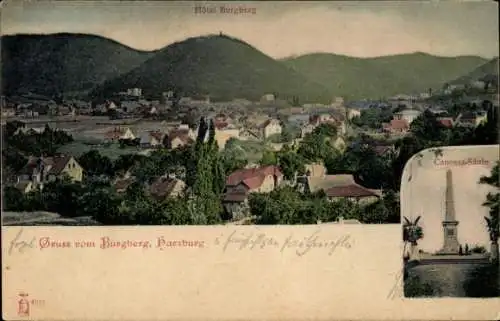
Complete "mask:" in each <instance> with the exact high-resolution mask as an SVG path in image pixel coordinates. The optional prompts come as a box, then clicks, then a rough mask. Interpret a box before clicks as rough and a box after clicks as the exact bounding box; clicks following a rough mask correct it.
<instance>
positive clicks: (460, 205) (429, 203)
mask: <svg viewBox="0 0 500 321" xmlns="http://www.w3.org/2000/svg"><path fill="white" fill-rule="evenodd" d="M433 155H434V154H433V153H432V152H429V153H426V156H424V158H423V160H422V164H423V165H422V166H421V167H419V166H417V165H415V164H416V163H415V162H414V163H413V164H411V163H410V162H412V161H410V162H409V163H408V164H410V165H408V164H407V167H406V168H405V173H404V174H403V178H402V182H403V184H402V186H401V195H402V200H401V203H402V208H401V210H402V213H401V215H402V216H405V217H407V218H409V219H411V220H414V219H415V218H416V217H418V216H421V219H420V221H419V225H420V226H421V227H422V230H423V232H424V238H423V239H421V240H420V241H418V247H419V249H422V250H424V251H426V252H428V253H435V252H437V251H438V250H440V249H441V248H442V247H443V244H444V232H443V226H442V221H443V220H444V217H445V212H444V200H445V197H444V195H445V190H446V171H447V170H448V169H450V170H451V171H452V181H453V183H452V186H453V198H454V204H455V219H456V220H457V221H458V222H459V223H458V227H457V236H458V241H459V242H460V244H462V245H463V246H465V244H466V243H467V244H469V247H471V246H472V245H480V246H484V247H485V248H486V249H488V250H489V243H490V242H489V236H488V230H487V228H486V221H485V219H484V217H485V216H489V209H488V208H487V207H485V206H482V204H483V202H484V201H485V200H486V195H487V194H488V192H493V191H494V189H492V188H491V187H490V186H488V185H485V184H478V182H479V179H480V178H481V177H482V176H489V174H490V173H491V168H492V166H493V165H494V163H495V161H497V160H498V157H499V156H498V146H495V145H493V146H483V147H475V146H470V147H465V148H464V147H459V148H453V147H452V148H450V149H445V150H444V152H443V156H442V157H441V160H444V161H459V160H467V159H469V158H473V159H477V160H479V159H484V160H487V161H488V164H487V165H486V164H480V165H478V164H475V165H466V166H435V165H434V163H433V161H434V159H435V157H433ZM410 172H412V173H413V174H411V176H412V179H411V181H410V182H409V183H404V182H406V181H408V179H407V178H408V177H409V176H410Z"/></svg>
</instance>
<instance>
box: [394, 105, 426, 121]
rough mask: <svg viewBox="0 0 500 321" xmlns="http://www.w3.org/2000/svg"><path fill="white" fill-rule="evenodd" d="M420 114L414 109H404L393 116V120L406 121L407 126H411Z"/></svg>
mask: <svg viewBox="0 0 500 321" xmlns="http://www.w3.org/2000/svg"><path fill="white" fill-rule="evenodd" d="M420 114H421V112H420V111H418V110H416V109H411V108H408V109H404V110H402V111H400V112H398V113H395V114H394V117H393V119H394V120H406V121H407V122H408V124H411V123H412V122H413V121H414V120H415V119H416V118H417V117H418V116H420Z"/></svg>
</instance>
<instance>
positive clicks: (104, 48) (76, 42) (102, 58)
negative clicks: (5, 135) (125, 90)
mask: <svg viewBox="0 0 500 321" xmlns="http://www.w3.org/2000/svg"><path fill="white" fill-rule="evenodd" d="M1 51H2V89H3V93H4V94H7V95H13V94H15V93H18V92H35V93H37V94H43V95H48V96H52V95H54V94H57V93H63V92H64V93H71V92H77V93H78V92H86V91H88V90H90V89H92V88H94V87H95V86H96V85H98V84H101V83H102V82H104V81H105V80H107V79H109V78H114V77H117V76H119V75H121V74H123V73H126V72H128V71H130V70H131V69H133V68H135V67H137V66H138V65H140V64H141V63H142V62H144V61H145V60H146V59H148V58H150V57H151V56H152V55H154V52H143V51H137V50H135V49H132V48H129V47H126V46H124V45H122V44H120V43H118V42H115V41H113V40H109V39H106V38H103V37H99V36H94V35H84V34H68V33H60V34H49V35H12V36H2V37H1Z"/></svg>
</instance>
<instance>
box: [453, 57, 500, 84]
mask: <svg viewBox="0 0 500 321" xmlns="http://www.w3.org/2000/svg"><path fill="white" fill-rule="evenodd" d="M476 80H490V81H493V82H494V83H496V84H498V57H497V58H493V59H492V60H490V61H488V62H486V63H485V64H483V65H481V66H479V67H477V68H476V69H474V70H472V71H471V72H469V73H467V74H465V75H464V76H461V77H459V78H457V79H455V80H454V81H452V82H450V84H454V85H455V84H468V83H470V82H471V81H476Z"/></svg>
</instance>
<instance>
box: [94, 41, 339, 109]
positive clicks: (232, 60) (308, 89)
mask: <svg viewBox="0 0 500 321" xmlns="http://www.w3.org/2000/svg"><path fill="white" fill-rule="evenodd" d="M127 87H140V88H142V89H143V92H144V93H145V94H146V95H159V94H161V93H162V92H164V91H167V90H171V89H175V90H177V91H179V92H181V93H182V94H184V95H190V96H203V95H210V97H211V98H212V99H214V100H217V99H232V98H247V99H259V98H260V97H261V96H262V95H264V94H266V93H278V95H279V97H281V98H284V99H291V97H292V96H294V95H296V96H299V98H300V101H301V102H308V101H324V102H329V101H330V100H331V95H330V93H329V92H328V91H327V90H326V89H324V88H323V87H321V85H319V84H317V83H314V82H313V81H310V80H308V79H306V78H305V77H304V76H302V75H300V74H299V73H297V72H294V71H293V70H290V69H289V68H288V67H286V66H285V65H283V64H282V63H280V62H277V61H276V60H274V59H273V58H271V57H268V56H266V55H265V54H263V53H261V52H260V51H258V50H257V49H255V48H253V47H251V46H250V45H248V44H246V43H244V42H242V41H240V40H237V39H233V38H230V37H227V36H224V35H220V36H219V35H217V36H205V37H196V38H190V39H187V40H185V41H182V42H178V43H175V44H172V45H169V46H167V47H165V48H163V49H162V50H160V51H159V52H158V53H157V54H156V55H155V56H154V57H152V58H151V59H149V60H148V61H146V62H145V63H144V64H142V65H141V66H139V67H137V68H136V69H134V70H132V71H130V72H129V73H127V74H125V75H123V76H121V77H118V78H116V79H113V80H110V81H108V82H106V83H105V84H104V85H103V86H102V87H101V88H99V89H98V90H96V91H95V92H93V94H92V96H93V97H106V96H109V95H110V94H112V93H114V92H117V91H120V90H122V89H123V88H127Z"/></svg>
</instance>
